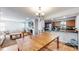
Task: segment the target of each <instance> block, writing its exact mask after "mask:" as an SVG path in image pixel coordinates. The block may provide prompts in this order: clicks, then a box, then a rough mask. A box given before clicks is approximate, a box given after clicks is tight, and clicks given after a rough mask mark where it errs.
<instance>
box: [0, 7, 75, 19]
mask: <svg viewBox="0 0 79 59" xmlns="http://www.w3.org/2000/svg"><path fill="white" fill-rule="evenodd" d="M32 8H33V7H1V8H0V15H1V16H2V17H7V18H10V19H17V20H26V19H27V18H35V17H36V15H35V13H36V12H35V11H34V10H32ZM48 8H49V9H50V10H48V11H43V12H44V13H45V15H44V16H45V17H47V16H49V15H51V14H56V13H58V12H61V11H64V10H69V9H73V8H75V7H48Z"/></svg>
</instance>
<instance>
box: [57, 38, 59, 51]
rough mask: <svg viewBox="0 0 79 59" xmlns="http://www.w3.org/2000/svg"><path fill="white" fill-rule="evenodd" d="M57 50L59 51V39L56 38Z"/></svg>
mask: <svg viewBox="0 0 79 59" xmlns="http://www.w3.org/2000/svg"><path fill="white" fill-rule="evenodd" d="M57 50H59V37H57Z"/></svg>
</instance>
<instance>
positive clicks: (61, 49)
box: [41, 41, 77, 51]
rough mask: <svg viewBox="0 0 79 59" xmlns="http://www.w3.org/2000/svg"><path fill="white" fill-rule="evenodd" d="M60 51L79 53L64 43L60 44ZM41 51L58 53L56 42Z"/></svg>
mask: <svg viewBox="0 0 79 59" xmlns="http://www.w3.org/2000/svg"><path fill="white" fill-rule="evenodd" d="M59 47H60V48H59V51H77V49H75V48H73V47H70V46H67V45H65V44H63V43H61V42H60V43H59ZM41 51H57V49H56V41H53V42H52V43H50V44H49V45H48V46H46V47H45V48H43V49H41Z"/></svg>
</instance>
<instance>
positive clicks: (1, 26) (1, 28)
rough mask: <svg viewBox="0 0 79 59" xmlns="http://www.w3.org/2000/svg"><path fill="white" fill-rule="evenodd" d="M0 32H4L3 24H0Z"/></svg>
mask: <svg viewBox="0 0 79 59" xmlns="http://www.w3.org/2000/svg"><path fill="white" fill-rule="evenodd" d="M0 31H5V23H0Z"/></svg>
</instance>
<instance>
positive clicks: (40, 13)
mask: <svg viewBox="0 0 79 59" xmlns="http://www.w3.org/2000/svg"><path fill="white" fill-rule="evenodd" d="M35 15H36V16H38V17H42V16H44V15H45V13H44V12H43V11H42V8H41V7H38V12H37V13H35Z"/></svg>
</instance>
